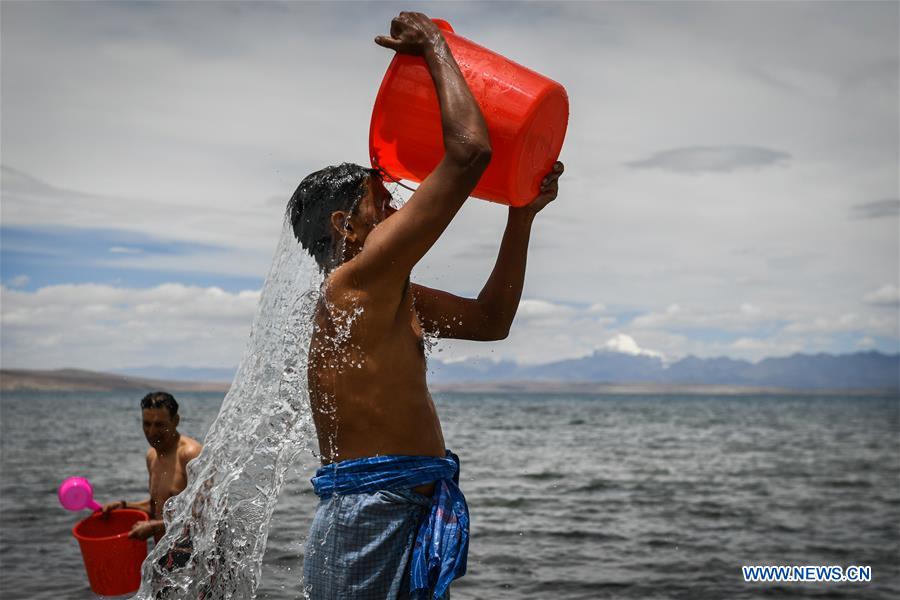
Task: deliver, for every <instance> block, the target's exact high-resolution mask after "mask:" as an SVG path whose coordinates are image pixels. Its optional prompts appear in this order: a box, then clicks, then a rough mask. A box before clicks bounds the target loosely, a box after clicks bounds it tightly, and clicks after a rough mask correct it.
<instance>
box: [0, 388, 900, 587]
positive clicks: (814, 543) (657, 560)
mask: <svg viewBox="0 0 900 600" xmlns="http://www.w3.org/2000/svg"><path fill="white" fill-rule="evenodd" d="M141 395H142V394H122V393H85V392H81V393H75V392H71V393H52V394H50V393H37V392H20V393H5V394H3V397H2V400H0V433H2V441H0V445H2V448H0V451H2V454H0V457H2V471H0V597H2V598H4V599H10V600H11V599H16V598H23V599H25V598H27V599H32V600H38V599H43V598H48V599H49V598H53V599H60V600H62V599H89V598H93V596H92V594H91V592H90V589H89V587H88V585H87V578H86V576H85V573H84V567H83V564H82V562H81V556H80V553H79V550H78V545H77V543H76V541H75V539H74V538H73V537H72V535H71V528H72V526H73V525H74V524H75V522H77V520H78V519H79V515H75V514H73V513H68V512H66V511H65V510H63V509H62V508H61V507H60V506H59V503H58V501H57V499H56V488H57V486H58V485H59V483H60V481H61V480H62V479H63V478H65V477H67V476H70V475H82V476H86V477H88V478H89V479H90V480H91V482H92V483H93V485H94V490H95V493H96V494H97V497H98V500H99V501H100V502H101V503H102V502H108V501H113V500H119V499H121V498H126V499H128V500H142V499H144V498H146V497H147V488H146V486H147V473H146V467H145V465H144V454H145V452H146V449H147V446H146V442H145V440H144V438H143V434H142V432H141V427H140V410H139V408H138V402H139V400H140V397H141ZM177 398H178V400H179V403H180V404H181V407H182V408H181V412H182V422H181V426H180V430H181V431H182V432H183V433H186V434H188V435H191V436H194V437H197V438H198V439H200V440H201V441H202V439H203V436H204V434H205V432H206V430H207V428H208V427H209V426H210V424H211V423H212V421H213V419H214V418H215V416H216V414H217V412H218V409H219V405H220V403H221V400H222V395H221V394H197V393H194V394H186V393H183V394H179V395H177ZM435 401H436V403H437V406H438V411H439V413H440V415H441V420H442V422H443V426H444V433H445V438H446V440H447V443H448V445H449V446H450V448H451V449H453V450H454V451H455V452H456V453H457V454H459V456H460V459H461V460H462V473H461V485H462V488H463V491H464V492H465V494H466V497H467V498H468V501H469V507H470V509H471V512H472V531H471V534H472V537H471V547H470V552H469V571H468V574H467V575H466V577H464V578H463V579H462V580H460V581H458V582H457V583H455V584H454V586H453V598H454V600H460V599H474V598H490V599H504V598H553V599H576V598H584V599H589V598H590V599H593V598H635V599H638V598H639V599H642V600H650V599H656V598H771V597H785V598H885V599H887V598H892V599H893V598H900V399H898V398H896V397H883V398H881V397H838V396H823V397H814V396H792V397H775V396H735V397H705V396H703V397H701V396H565V395H528V394H524V395H510V394H439V395H436V396H435ZM305 457H306V458H305V459H304V460H302V461H301V463H298V465H297V466H296V467H295V468H293V469H291V470H290V471H289V478H288V481H287V483H286V485H285V488H284V491H283V492H282V495H281V498H280V500H279V504H278V508H277V510H276V512H275V516H274V517H273V519H272V526H271V529H270V534H269V543H268V550H267V552H266V555H265V560H264V563H263V577H262V584H261V586H260V589H259V593H258V596H259V597H260V598H272V599H276V598H285V599H293V598H300V597H302V594H301V592H300V590H301V589H302V585H301V576H302V561H303V546H302V543H303V539H304V536H305V534H306V530H307V528H308V525H309V522H310V519H311V517H312V514H313V509H314V507H315V505H316V502H317V499H316V497H315V496H314V495H313V494H312V490H311V486H310V484H309V481H308V478H309V476H310V474H311V468H309V467H308V466H306V467H305V466H304V464H305V465H309V466H311V465H313V461H312V459H311V457H310V456H309V455H305ZM81 516H86V513H85V515H81ZM757 564H759V565H765V564H771V565H781V564H785V565H841V566H849V565H870V566H871V567H872V582H871V583H867V584H855V583H828V584H826V583H818V584H778V585H776V584H761V583H756V584H750V583H744V582H743V578H742V576H741V565H757Z"/></svg>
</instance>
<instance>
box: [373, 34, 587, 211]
mask: <svg viewBox="0 0 900 600" xmlns="http://www.w3.org/2000/svg"><path fill="white" fill-rule="evenodd" d="M434 21H435V23H436V24H437V25H438V27H440V28H441V30H442V33H443V35H444V39H446V40H447V45H449V46H450V51H451V52H452V53H453V57H454V58H455V59H456V62H457V63H458V64H459V68H460V70H461V71H462V74H463V77H465V79H466V83H467V84H468V86H469V89H470V90H471V91H472V95H473V96H474V97H475V100H476V102H478V105H479V107H480V108H481V112H482V114H483V115H484V119H485V121H486V123H487V127H488V134H489V135H490V138H491V148H492V149H493V158H492V159H491V164H490V166H488V168H487V170H486V171H485V172H484V174H483V175H482V176H481V180H480V181H479V182H478V186H477V187H476V188H475V190H474V191H473V192H472V196H475V197H476V198H482V199H484V200H491V201H493V202H499V203H501V204H509V205H511V206H524V205H525V204H528V203H529V202H531V201H532V200H534V199H535V197H536V196H537V195H538V191H539V188H540V182H541V179H543V178H544V176H545V175H547V174H548V173H549V172H550V169H551V168H552V167H553V163H554V162H556V159H557V158H558V157H559V152H560V150H561V149H562V144H563V139H564V138H565V136H566V127H567V126H568V122H569V97H568V95H567V94H566V90H565V89H564V88H563V86H561V85H560V84H558V83H556V82H555V81H552V80H551V79H548V78H547V77H544V76H543V75H541V74H540V73H536V72H534V71H532V70H531V69H527V68H525V67H523V66H522V65H519V64H517V63H514V62H513V61H511V60H509V59H507V58H504V57H503V56H500V55H499V54H497V53H495V52H492V51H491V50H488V49H487V48H484V47H482V46H479V45H478V44H475V43H474V42H471V41H469V40H467V39H466V38H464V37H462V36H459V35H456V34H455V33H453V28H452V27H450V25H449V24H448V23H447V22H446V21H442V20H440V19H435V20H434ZM369 155H370V158H371V161H372V166H373V167H375V168H377V169H378V168H380V169H382V170H383V171H385V172H386V173H387V175H388V177H389V178H391V177H392V178H395V179H408V180H411V181H422V180H423V179H424V178H425V177H427V176H428V174H429V173H431V171H433V170H434V168H435V167H436V166H437V165H438V163H439V162H440V160H441V158H442V157H443V156H444V145H443V132H442V129H441V114H440V107H439V105H438V99H437V93H436V92H435V90H434V83H433V82H432V80H431V76H430V75H429V74H428V68H427V67H426V66H425V61H424V60H423V59H422V58H420V57H418V56H410V55H405V54H397V55H395V56H394V59H393V61H391V64H390V66H388V69H387V72H386V73H385V74H384V80H383V81H382V82H381V88H380V89H379V90H378V96H377V98H376V99H375V106H374V108H373V109H372V122H371V125H370V126H369Z"/></svg>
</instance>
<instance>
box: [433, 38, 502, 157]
mask: <svg viewBox="0 0 900 600" xmlns="http://www.w3.org/2000/svg"><path fill="white" fill-rule="evenodd" d="M424 58H425V63H426V64H427V65H428V71H429V73H430V74H431V78H432V80H433V81H434V87H435V91H436V93H437V97H438V104H439V105H440V109H441V126H442V130H443V134H444V150H445V151H446V152H447V154H448V155H451V156H454V157H455V158H457V159H458V160H460V161H461V162H469V161H471V160H478V159H480V158H482V157H483V156H484V155H485V153H489V151H490V137H489V136H488V131H487V124H486V123H485V121H484V116H483V115H482V114H481V109H480V108H479V106H478V103H477V102H476V101H475V97H474V96H473V95H472V92H471V90H469V86H468V84H467V83H466V80H465V78H464V77H463V75H462V71H461V70H460V68H459V65H458V64H457V63H456V60H455V59H454V58H453V54H452V53H451V52H450V47H449V46H448V45H447V42H446V41H445V40H444V39H443V37H441V38H440V39H437V40H435V41H434V44H433V45H432V46H431V47H429V48H428V49H427V50H426V52H425V55H424Z"/></svg>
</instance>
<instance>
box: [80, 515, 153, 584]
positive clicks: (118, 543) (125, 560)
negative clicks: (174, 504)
mask: <svg viewBox="0 0 900 600" xmlns="http://www.w3.org/2000/svg"><path fill="white" fill-rule="evenodd" d="M145 520H147V513H145V512H144V511H141V510H133V509H130V508H126V509H122V510H114V511H112V512H110V513H109V516H108V517H104V516H103V515H102V514H100V513H94V514H93V515H91V516H90V517H88V518H86V519H84V520H82V521H79V522H78V524H77V525H75V527H73V528H72V534H74V535H75V538H76V539H77V540H78V544H79V545H80V546H81V556H82V558H84V568H85V570H86V571H87V575H88V581H89V582H90V584H91V589H92V590H93V591H94V593H95V594H99V595H101V596H122V595H124V594H131V593H134V592H136V591H137V590H138V588H140V587H141V564H142V563H143V562H144V559H145V558H147V542H146V540H145V541H139V540H133V539H130V538H129V537H128V533H129V532H130V531H131V526H132V525H134V524H135V523H137V522H138V521H145Z"/></svg>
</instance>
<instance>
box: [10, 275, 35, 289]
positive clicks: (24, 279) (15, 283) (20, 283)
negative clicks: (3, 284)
mask: <svg viewBox="0 0 900 600" xmlns="http://www.w3.org/2000/svg"><path fill="white" fill-rule="evenodd" d="M30 281H31V277H29V276H28V275H16V276H15V277H13V278H12V279H10V280H9V286H10V287H25V286H26V285H28V282H30Z"/></svg>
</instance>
